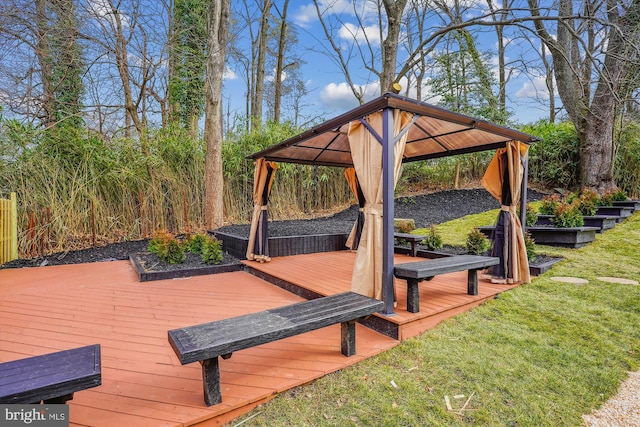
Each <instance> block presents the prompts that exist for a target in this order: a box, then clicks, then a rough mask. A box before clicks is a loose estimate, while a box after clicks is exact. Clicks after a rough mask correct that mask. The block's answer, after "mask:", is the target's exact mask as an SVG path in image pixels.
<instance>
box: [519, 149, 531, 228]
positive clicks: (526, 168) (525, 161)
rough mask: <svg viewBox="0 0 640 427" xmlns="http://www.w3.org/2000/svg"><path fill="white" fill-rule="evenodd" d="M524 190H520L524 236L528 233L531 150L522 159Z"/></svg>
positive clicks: (521, 220)
mask: <svg viewBox="0 0 640 427" xmlns="http://www.w3.org/2000/svg"><path fill="white" fill-rule="evenodd" d="M522 163H523V165H522V169H523V171H522V188H521V190H520V225H521V226H522V235H524V234H525V232H526V227H527V188H528V181H529V150H527V152H526V153H525V155H524V158H523V159H522Z"/></svg>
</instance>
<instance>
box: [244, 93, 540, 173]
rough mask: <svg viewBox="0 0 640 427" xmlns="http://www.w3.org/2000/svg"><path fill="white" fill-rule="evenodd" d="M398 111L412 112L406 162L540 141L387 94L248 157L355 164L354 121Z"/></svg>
mask: <svg viewBox="0 0 640 427" xmlns="http://www.w3.org/2000/svg"><path fill="white" fill-rule="evenodd" d="M385 108H393V109H398V110H401V111H406V112H409V113H412V114H414V115H415V117H416V121H415V124H414V125H413V126H412V127H411V128H410V129H409V132H408V137H407V145H406V149H405V152H404V156H403V162H412V161H417V160H425V159H433V158H437V157H445V156H453V155H456V154H464V153H472V152H476V151H485V150H492V149H496V148H500V147H503V146H505V144H506V143H507V142H508V141H521V142H524V143H527V144H530V143H532V142H535V141H537V140H538V138H536V137H534V136H531V135H528V134H525V133H522V132H519V131H517V130H514V129H509V128H506V127H503V126H499V125H496V124H493V123H489V122H487V121H484V120H478V119H475V118H473V117H469V116H465V115H463V114H459V113H454V112H452V111H448V110H445V109H443V108H439V107H436V106H433V105H430V104H427V103H425V102H420V101H416V100H413V99H410V98H407V97H404V96H400V95H395V94H392V93H386V94H384V95H382V96H380V97H379V98H376V99H374V100H372V101H369V102H367V103H366V104H363V105H361V106H359V107H357V108H354V109H353V110H351V111H348V112H346V113H344V114H342V115H340V116H337V117H335V118H333V119H331V120H327V121H326V122H324V123H322V124H320V125H317V126H315V127H313V128H311V129H309V130H307V131H306V132H303V133H301V134H299V135H297V136H294V137H292V138H289V139H288V140H286V141H284V142H281V143H280V144H276V145H274V146H272V147H270V148H267V149H266V150H263V151H260V152H257V153H254V154H252V155H250V156H249V158H252V159H258V158H261V157H264V158H265V159H267V160H273V161H279V162H285V163H302V164H313V165H324V166H338V167H350V166H353V161H352V159H351V152H350V150H349V140H348V137H347V131H348V129H349V123H350V122H352V121H354V120H360V119H362V118H364V117H366V116H367V115H369V114H372V113H375V112H378V111H381V110H383V109H385Z"/></svg>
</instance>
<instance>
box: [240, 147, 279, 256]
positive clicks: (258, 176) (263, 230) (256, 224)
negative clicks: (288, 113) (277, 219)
mask: <svg viewBox="0 0 640 427" xmlns="http://www.w3.org/2000/svg"><path fill="white" fill-rule="evenodd" d="M277 169H278V165H277V164H276V163H275V162H269V161H266V160H265V159H263V158H261V159H258V160H256V162H255V170H254V175H253V217H252V218H251V231H250V232H249V244H248V246H247V259H248V260H255V261H260V262H268V261H271V258H269V246H268V238H269V233H268V231H267V225H268V217H267V203H268V201H269V193H270V192H271V186H272V185H273V177H274V175H275V172H276V170H277Z"/></svg>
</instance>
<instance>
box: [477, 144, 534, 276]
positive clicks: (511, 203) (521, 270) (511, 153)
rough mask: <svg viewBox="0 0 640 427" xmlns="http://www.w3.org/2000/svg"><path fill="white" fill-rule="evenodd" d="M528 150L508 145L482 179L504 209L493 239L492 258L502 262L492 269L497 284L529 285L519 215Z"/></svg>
mask: <svg viewBox="0 0 640 427" xmlns="http://www.w3.org/2000/svg"><path fill="white" fill-rule="evenodd" d="M528 149H529V147H528V146H527V145H526V144H523V143H521V142H515V141H509V142H508V143H507V145H506V147H505V148H500V149H498V150H496V154H495V155H494V157H493V159H492V160H491V163H489V167H488V168H487V171H486V172H485V174H484V176H483V178H482V185H483V187H484V188H486V189H487V191H489V193H491V194H492V195H493V197H495V198H496V199H498V201H499V202H500V204H501V205H502V206H501V209H500V213H499V214H498V221H497V223H496V228H495V231H494V235H493V244H492V246H491V256H495V257H498V258H500V264H498V265H496V266H494V267H492V271H491V275H492V281H493V282H496V283H529V282H531V277H530V275H529V260H528V259H527V250H526V247H525V242H524V235H523V233H522V225H521V223H520V219H519V218H518V215H517V212H516V205H517V203H518V201H519V199H520V188H521V185H522V180H523V179H524V176H523V175H524V167H523V160H522V159H524V157H525V155H526V153H527V150H528Z"/></svg>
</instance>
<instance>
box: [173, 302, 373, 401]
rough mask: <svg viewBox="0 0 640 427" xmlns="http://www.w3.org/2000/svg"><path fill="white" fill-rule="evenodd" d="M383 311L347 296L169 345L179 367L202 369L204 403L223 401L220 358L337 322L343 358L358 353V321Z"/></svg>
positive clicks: (211, 328)
mask: <svg viewBox="0 0 640 427" xmlns="http://www.w3.org/2000/svg"><path fill="white" fill-rule="evenodd" d="M383 308H384V304H383V302H382V301H378V300H375V299H372V298H369V297H366V296H363V295H360V294H356V293H354V292H345V293H341V294H337V295H331V296H328V297H322V298H318V299H314V300H311V301H304V302H300V303H297V304H292V305H288V306H285V307H279V308H275V309H272V310H266V311H261V312H259V313H252V314H247V315H244V316H239V317H232V318H229V319H223V320H218V321H216V322H210V323H203V324H201V325H195V326H189V327H186V328H180V329H174V330H172V331H169V342H170V343H171V347H173V350H174V351H175V352H176V355H178V358H179V359H180V363H182V364H183V365H185V364H187V363H192V362H200V363H201V364H202V379H203V382H204V401H205V403H206V404H207V406H211V405H214V404H216V403H220V402H222V395H221V391H220V370H219V364H218V356H222V358H223V359H228V358H229V357H231V354H232V353H233V352H235V351H238V350H243V349H246V348H250V347H254V346H257V345H260V344H265V343H268V342H272V341H276V340H279V339H282V338H287V337H291V336H294V335H298V334H302V333H304V332H309V331H313V330H316V329H320V328H323V327H325V326H330V325H333V324H337V323H341V325H342V333H341V348H342V354H344V355H345V356H352V355H354V354H355V351H356V329H355V328H356V326H355V321H356V320H357V319H360V318H363V317H366V316H369V315H371V314H373V313H375V312H376V311H381V310H382V309H383Z"/></svg>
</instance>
